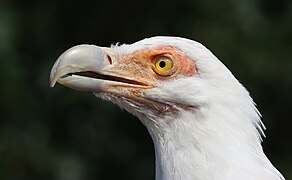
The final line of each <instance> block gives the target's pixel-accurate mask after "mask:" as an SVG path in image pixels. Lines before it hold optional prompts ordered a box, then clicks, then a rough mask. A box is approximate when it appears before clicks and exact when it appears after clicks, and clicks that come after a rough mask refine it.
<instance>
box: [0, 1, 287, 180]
mask: <svg viewBox="0 0 292 180" xmlns="http://www.w3.org/2000/svg"><path fill="white" fill-rule="evenodd" d="M154 35H172V36H182V37H187V38H190V39H194V40H197V41H200V42H202V43H203V44H204V45H206V46H207V47H208V48H210V49H211V50H212V51H213V52H214V54H216V55H217V57H218V58H219V59H221V60H222V61H223V62H224V63H225V64H226V65H227V67H229V69H230V70H231V71H232V72H233V73H234V75H235V76H236V77H237V78H238V79H239V80H240V82H242V83H243V84H244V85H245V86H246V87H247V88H248V90H249V91H250V92H251V95H252V97H253V98H254V100H255V101H256V103H257V104H258V108H259V110H260V112H261V113H262V115H263V118H262V119H263V121H264V123H265V125H266V126H267V131H266V135H267V138H266V139H265V141H264V143H263V146H264V149H265V152H266V154H267V156H268V157H269V158H270V159H271V161H272V162H273V164H274V165H275V166H276V167H277V168H278V169H280V171H281V172H282V173H283V174H284V175H285V176H286V178H287V179H292V155H291V153H292V139H291V131H292V129H291V128H292V127H291V126H292V118H291V102H292V95H291V92H292V75H291V73H292V55H291V53H292V43H291V41H292V1H290V0H244V1H238V0H224V1H223V0H222V1H215V0H189V1H187V0H180V1H173V0H160V1H154V0H152V1H151V0H147V1H146V0H144V1H138V0H136V1H131V0H120V1H112V0H102V1H101V0H100V1H98V0H95V1H89V0H82V1H75V0H64V1H61V0H46V1H39V0H35V1H24V0H23V1H21V0H19V1H8V0H1V1H0V83H1V88H0V98H1V99H0V100H1V103H0V110H1V121H0V179H1V180H2V179H3V180H24V179H27V180H34V179H35V180H47V179H48V180H84V179H86V180H96V179H125V180H126V179H127V180H137V179H139V180H150V179H154V169H155V166H154V152H153V146H152V142H151V139H150V136H149V135H148V133H147V131H146V129H145V128H144V127H143V125H142V124H141V123H140V122H139V120H137V118H135V117H133V116H131V115H129V114H128V113H126V112H122V111H120V109H119V108H118V107H116V106H114V105H112V104H110V103H108V102H102V101H101V100H98V99H96V98H95V97H94V96H93V95H91V94H88V93H82V92H77V91H73V90H70V89H67V88H65V87H62V86H60V85H57V86H56V87H55V88H53V89H50V88H49V87H48V78H49V72H50V69H51V67H52V65H53V63H54V61H55V60H56V59H57V57H58V56H59V55H60V54H61V53H62V52H63V51H65V50H66V49H68V48H69V47H71V46H73V45H76V44H82V43H89V44H97V45H100V46H109V45H110V44H112V43H117V42H121V43H133V42H135V41H137V40H140V39H143V38H145V37H150V36H154Z"/></svg>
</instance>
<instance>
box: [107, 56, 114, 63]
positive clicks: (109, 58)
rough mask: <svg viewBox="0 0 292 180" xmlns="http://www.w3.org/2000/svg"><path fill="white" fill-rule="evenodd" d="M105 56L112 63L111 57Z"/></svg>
mask: <svg viewBox="0 0 292 180" xmlns="http://www.w3.org/2000/svg"><path fill="white" fill-rule="evenodd" d="M106 57H107V60H108V61H109V63H110V64H112V63H113V61H112V58H111V57H110V56H109V55H106Z"/></svg>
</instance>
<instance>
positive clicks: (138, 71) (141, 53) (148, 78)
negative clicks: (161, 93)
mask: <svg viewBox="0 0 292 180" xmlns="http://www.w3.org/2000/svg"><path fill="white" fill-rule="evenodd" d="M116 56H118V57H115V58H116V59H117V61H118V63H114V64H113V66H114V67H113V68H112V70H114V71H115V74H116V73H117V71H118V72H119V74H120V75H121V76H124V77H131V78H133V79H134V80H135V81H139V82H141V83H144V84H147V85H149V86H155V84H156V83H157V82H158V81H162V80H168V79H171V78H176V77H181V76H182V77H189V76H193V75H194V74H196V73H197V68H196V64H195V62H194V61H193V60H192V59H190V58H189V57H188V56H186V55H185V54H184V53H183V52H182V51H180V50H179V49H177V48H175V47H172V46H159V47H156V48H145V49H142V50H138V51H135V52H133V53H131V54H127V55H123V54H118V55H116ZM161 56H165V57H168V58H170V59H171V60H172V68H171V69H170V70H168V71H167V72H163V73H157V70H156V67H155V62H156V60H157V58H159V57H161Z"/></svg>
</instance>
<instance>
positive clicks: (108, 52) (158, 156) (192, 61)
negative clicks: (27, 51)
mask: <svg viewBox="0 0 292 180" xmlns="http://www.w3.org/2000/svg"><path fill="white" fill-rule="evenodd" d="M56 83H59V84H61V85H63V86H66V87H69V88H72V89H75V90H79V91H85V92H91V93H93V94H94V95H95V96H97V97H98V98H101V99H103V100H106V101H110V102H112V103H114V104H116V105H118V106H119V107H121V108H122V109H125V110H126V111H128V112H130V113H131V114H133V115H135V116H137V117H138V119H139V120H140V121H141V122H142V123H143V124H144V125H145V127H146V128H147V130H148V132H149V134H150V136H151V138H152V140H153V144H154V152H155V168H156V171H155V178H156V180H235V179H236V180H284V179H285V178H284V177H283V175H282V174H281V173H280V172H279V171H278V170H277V169H276V168H275V167H274V166H273V164H272V163H271V162H270V160H269V159H268V158H267V156H266V155H265V153H264V151H263V148H262V146H261V142H262V137H264V136H265V135H264V130H265V126H264V124H263V123H262V121H261V114H260V112H259V111H258V110H257V108H256V105H255V103H254V101H253V99H252V98H251V96H250V94H249V92H248V91H247V90H246V88H245V87H244V86H243V85H242V84H241V83H240V82H239V81H238V80H237V79H236V78H235V77H234V75H233V74H232V73H231V71H230V70H229V69H228V68H227V67H226V66H225V65H224V64H223V63H222V62H221V61H220V60H219V59H218V58H217V57H216V56H215V55H214V54H213V53H212V52H211V51H210V50H209V49H207V48H206V47H205V46H204V45H202V44H201V43H199V42H197V41H194V40H191V39H187V38H182V37H169V36H154V37H149V38H145V39H143V40H140V41H137V42H135V43H133V44H115V45H111V46H109V47H100V46H96V45H86V44H84V45H77V46H74V47H72V48H70V49H68V50H67V51H65V52H64V53H63V54H62V55H60V57H59V58H58V59H57V60H56V61H55V63H54V65H53V67H52V69H51V73H50V80H49V84H50V86H51V87H54V85H55V84H56Z"/></svg>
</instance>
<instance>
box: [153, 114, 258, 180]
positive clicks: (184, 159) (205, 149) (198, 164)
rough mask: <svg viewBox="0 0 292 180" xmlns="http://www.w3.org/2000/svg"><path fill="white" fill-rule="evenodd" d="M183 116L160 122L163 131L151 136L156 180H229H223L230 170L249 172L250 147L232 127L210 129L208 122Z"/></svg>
mask: <svg viewBox="0 0 292 180" xmlns="http://www.w3.org/2000/svg"><path fill="white" fill-rule="evenodd" d="M184 114H185V115H186V116H184V117H180V118H178V119H175V121H171V120H169V119H164V120H163V121H165V122H168V125H165V127H164V131H161V134H158V135H157V134H153V133H152V138H153V140H154V144H155V154H156V179H157V180H193V179H198V180H201V179H204V180H206V179H207V180H208V179H232V178H230V177H229V178H227V177H228V176H233V174H234V169H236V168H241V167H242V169H244V168H247V169H248V168H249V167H248V166H249V165H248V164H249V163H250V161H249V159H252V158H253V157H251V156H252V155H250V154H249V153H248V152H249V151H250V147H249V146H248V145H245V144H244V143H243V142H244V141H245V139H244V138H243V137H240V135H239V134H236V133H233V131H232V127H230V129H228V128H229V127H224V128H223V127H220V126H219V125H218V126H217V127H214V122H210V120H208V119H204V118H202V117H200V118H199V119H197V118H198V117H196V116H191V115H188V113H184ZM219 120H220V119H218V121H219ZM169 121H171V122H169ZM220 129H221V130H220ZM224 129H225V130H224ZM255 138H256V137H255ZM259 147H260V146H259ZM260 150H261V149H259V151H260ZM243 159H245V160H243ZM242 162H244V163H242ZM223 176H224V177H223Z"/></svg>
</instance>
